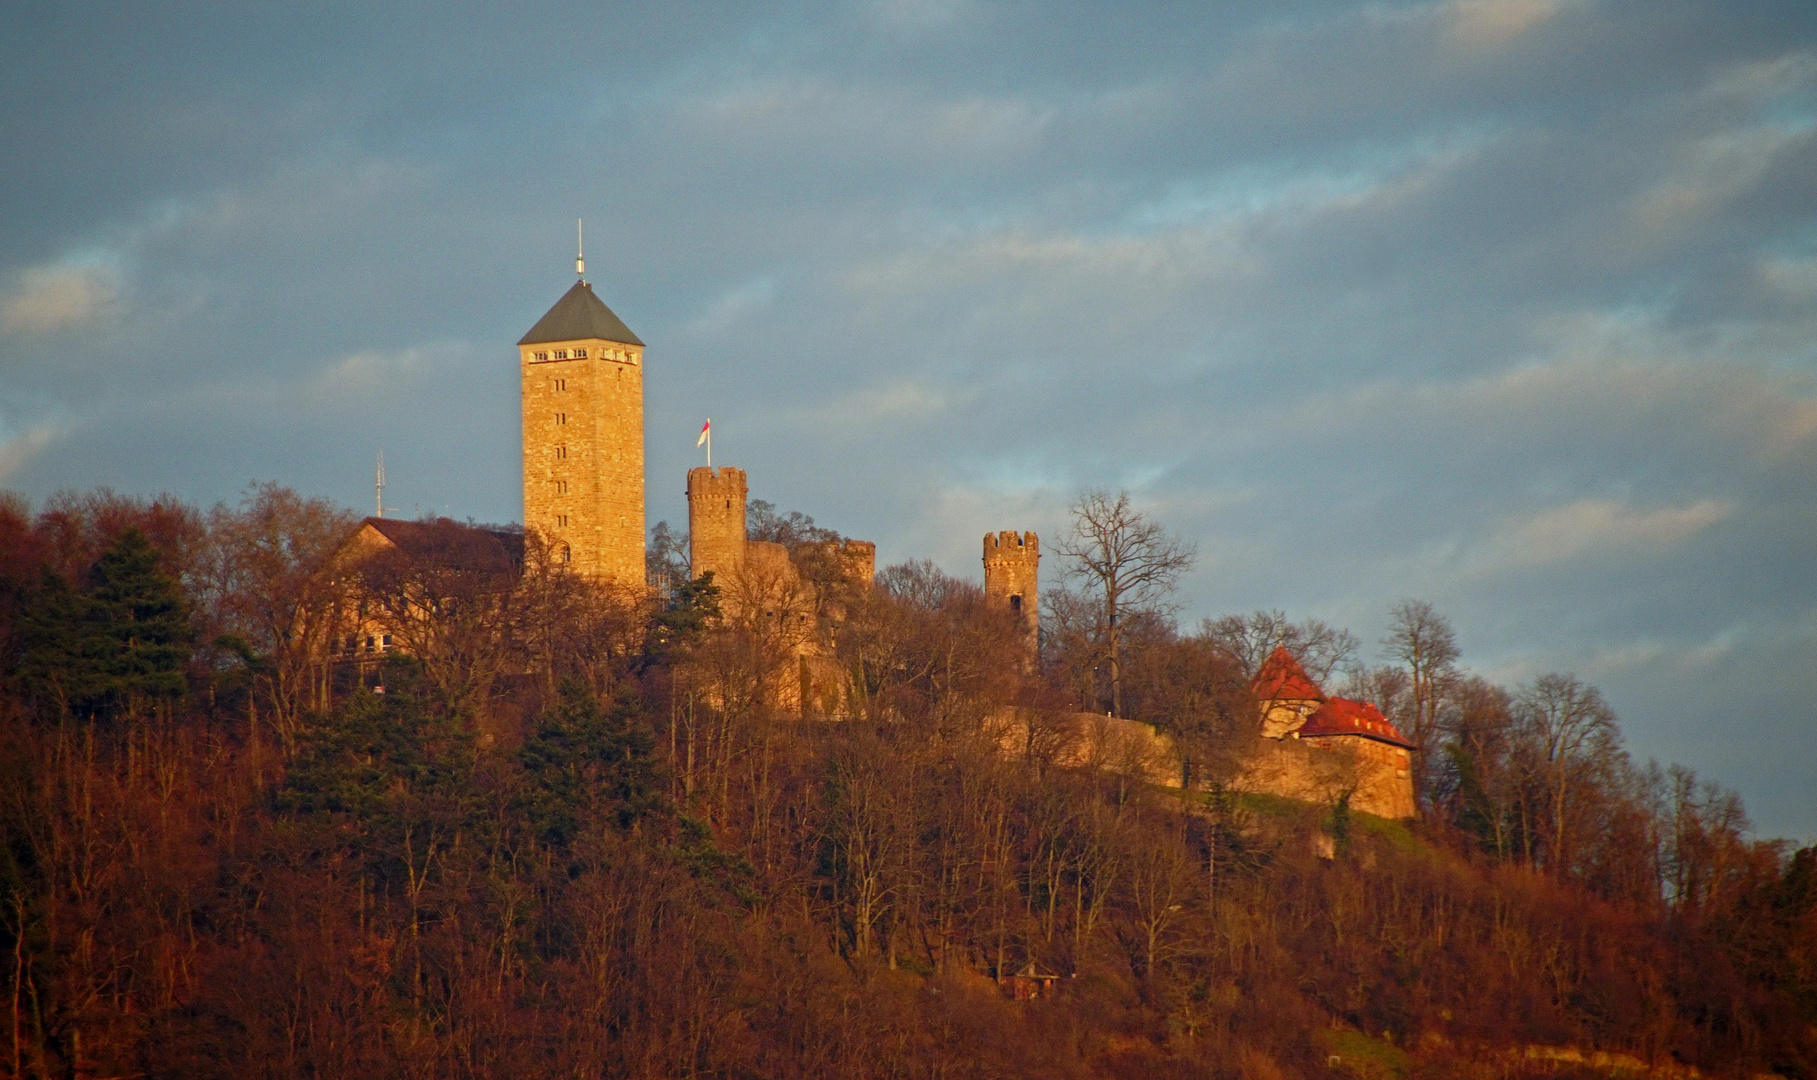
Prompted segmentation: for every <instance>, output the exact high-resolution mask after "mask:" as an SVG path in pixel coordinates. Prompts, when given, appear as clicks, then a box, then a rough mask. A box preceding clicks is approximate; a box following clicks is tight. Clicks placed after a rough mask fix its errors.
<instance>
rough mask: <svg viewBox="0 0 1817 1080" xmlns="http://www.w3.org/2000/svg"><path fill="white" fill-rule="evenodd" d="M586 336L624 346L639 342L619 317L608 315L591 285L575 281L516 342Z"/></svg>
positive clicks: (561, 339) (527, 343)
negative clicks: (619, 342)
mask: <svg viewBox="0 0 1817 1080" xmlns="http://www.w3.org/2000/svg"><path fill="white" fill-rule="evenodd" d="M587 338H600V339H602V340H604V341H622V342H624V343H625V344H626V345H642V344H643V342H642V341H639V340H638V338H637V335H636V334H633V333H632V332H631V328H630V327H628V326H626V325H625V323H624V320H623V319H620V318H619V317H618V316H616V315H614V314H612V309H611V308H609V307H607V306H606V302H605V301H604V300H601V299H600V298H599V297H597V296H594V295H593V286H591V285H589V284H587V283H586V282H584V281H577V282H575V283H574V287H573V288H572V289H569V290H568V291H567V292H566V293H564V294H562V298H561V299H560V300H557V301H556V302H555V306H554V307H552V308H550V309H549V311H548V313H547V314H545V315H544V316H543V317H542V318H540V319H538V320H536V325H535V326H532V327H531V328H530V332H529V333H528V334H525V335H524V336H523V337H521V338H519V339H518V340H517V343H518V344H519V345H540V344H542V343H543V342H545V341H584V340H586V339H587Z"/></svg>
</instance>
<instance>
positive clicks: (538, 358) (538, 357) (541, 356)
mask: <svg viewBox="0 0 1817 1080" xmlns="http://www.w3.org/2000/svg"><path fill="white" fill-rule="evenodd" d="M547 359H549V354H548V353H546V352H539V353H531V354H530V362H531V363H533V364H540V363H542V362H543V361H544V360H547Z"/></svg>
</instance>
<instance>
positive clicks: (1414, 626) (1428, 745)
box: [1382, 600, 1458, 806]
mask: <svg viewBox="0 0 1817 1080" xmlns="http://www.w3.org/2000/svg"><path fill="white" fill-rule="evenodd" d="M1382 647H1383V648H1384V649H1386V650H1387V651H1388V655H1389V656H1390V657H1392V658H1393V659H1395V660H1399V661H1400V662H1401V663H1402V664H1404V665H1405V666H1406V668H1407V675H1408V678H1409V686H1408V702H1407V709H1406V711H1405V713H1403V715H1402V716H1400V717H1398V719H1400V720H1402V721H1403V723H1404V724H1405V726H1406V732H1405V734H1406V736H1407V737H1408V738H1409V739H1412V740H1413V744H1414V746H1415V747H1417V750H1416V751H1415V752H1414V755H1413V797H1414V799H1415V800H1416V802H1417V803H1418V804H1419V805H1421V806H1425V805H1426V804H1428V803H1429V802H1430V801H1431V791H1430V790H1429V789H1430V787H1431V776H1432V758H1433V752H1434V751H1435V750H1436V749H1437V747H1438V740H1439V704H1440V699H1441V697H1442V696H1443V691H1444V687H1445V686H1446V684H1447V683H1448V682H1449V681H1450V680H1451V679H1452V677H1453V676H1454V675H1455V673H1456V670H1457V658H1458V648H1457V634H1456V632H1455V631H1453V630H1452V629H1451V623H1450V621H1449V620H1447V619H1446V618H1445V617H1444V616H1443V615H1440V614H1439V613H1438V612H1437V610H1435V609H1434V608H1433V606H1432V605H1431V604H1429V603H1427V602H1426V601H1424V600H1402V601H1401V602H1400V603H1399V604H1396V605H1395V606H1394V608H1393V609H1392V610H1391V611H1389V613H1388V636H1387V637H1385V638H1383V639H1382Z"/></svg>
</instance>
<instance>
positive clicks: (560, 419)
mask: <svg viewBox="0 0 1817 1080" xmlns="http://www.w3.org/2000/svg"><path fill="white" fill-rule="evenodd" d="M555 422H556V423H558V424H565V423H567V422H568V414H567V413H565V412H558V413H556V414H555Z"/></svg>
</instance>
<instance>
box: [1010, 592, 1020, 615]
mask: <svg viewBox="0 0 1817 1080" xmlns="http://www.w3.org/2000/svg"><path fill="white" fill-rule="evenodd" d="M1009 609H1010V610H1011V611H1013V612H1015V613H1016V614H1018V615H1020V614H1022V597H1020V596H1012V597H1010V598H1009Z"/></svg>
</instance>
